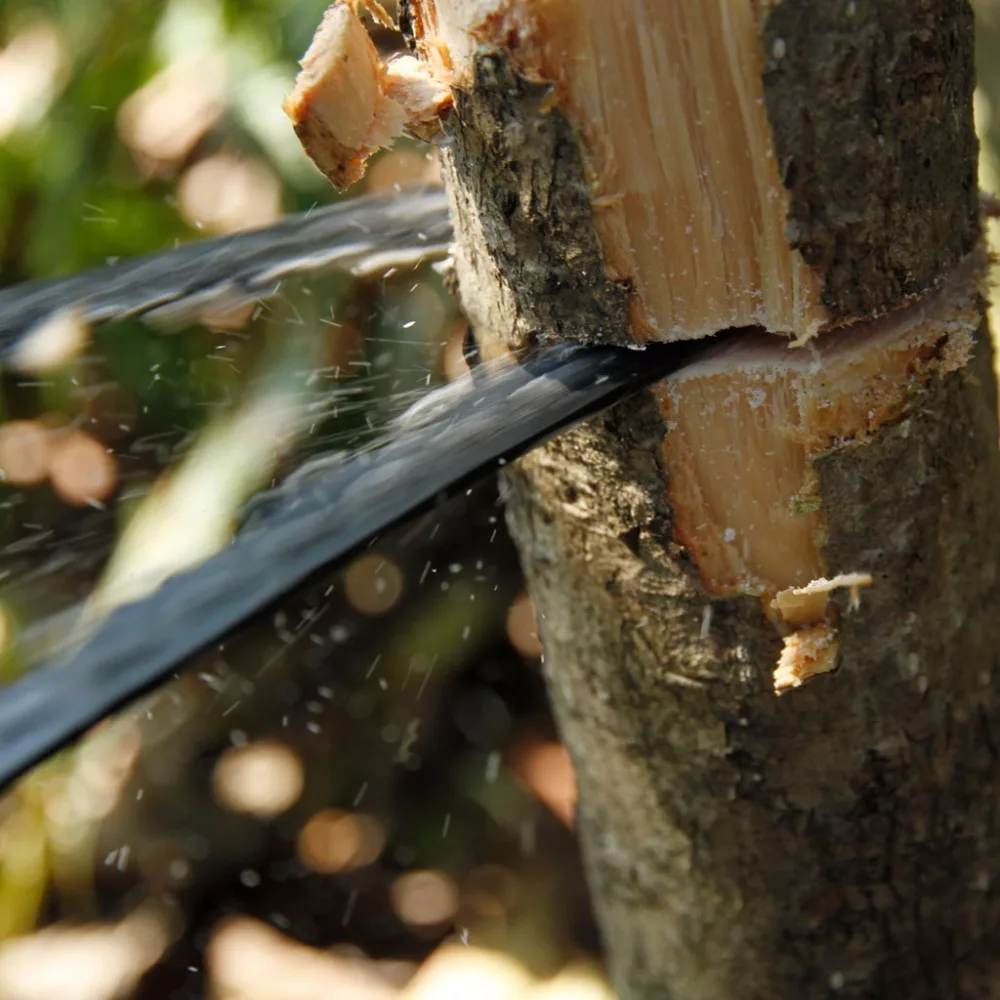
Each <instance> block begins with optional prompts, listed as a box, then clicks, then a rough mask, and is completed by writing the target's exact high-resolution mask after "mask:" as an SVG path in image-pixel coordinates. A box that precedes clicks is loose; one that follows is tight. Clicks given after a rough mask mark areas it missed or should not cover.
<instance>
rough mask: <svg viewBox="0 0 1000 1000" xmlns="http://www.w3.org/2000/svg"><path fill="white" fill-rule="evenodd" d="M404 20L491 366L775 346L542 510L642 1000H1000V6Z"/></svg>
mask: <svg viewBox="0 0 1000 1000" xmlns="http://www.w3.org/2000/svg"><path fill="white" fill-rule="evenodd" d="M401 12H402V14H403V20H404V24H405V26H406V28H407V30H408V31H409V32H410V33H411V34H412V36H413V41H414V44H415V51H416V55H417V57H418V58H419V59H421V60H422V62H423V64H424V65H425V67H426V68H427V70H428V72H429V74H430V76H431V77H432V78H433V79H435V80H436V81H437V82H438V83H440V84H442V85H447V86H449V87H451V88H452V93H453V101H454V107H453V110H452V112H451V113H450V116H448V117H446V118H445V120H444V122H443V127H444V128H445V130H446V133H447V135H448V138H449V145H448V147H447V149H446V151H445V152H444V154H443V165H444V172H445V177H446V182H447V186H448V189H449V195H450V198H451V200H452V206H453V212H454V218H455V225H456V234H457V247H456V273H457V276H458V281H459V289H460V293H461V297H462V301H463V304H464V306H465V308H466V311H467V312H468V314H469V316H470V319H471V321H472V324H473V327H474V329H475V330H476V333H477V336H478V338H479V340H480V344H481V347H482V350H483V351H484V353H486V354H496V353H500V352H502V351H504V350H506V349H508V348H510V347H512V346H523V345H524V344H525V343H527V342H530V341H531V340H533V339H535V338H559V337H563V338H572V339H578V340H585V341H587V340H590V341H610V342H618V343H634V342H635V341H642V340H645V339H649V338H651V337H654V338H658V339H676V338H686V337H693V336H705V335H711V334H712V333H714V332H716V331H719V330H722V329H724V328H727V327H730V326H734V325H735V326H745V325H748V324H754V325H756V326H759V327H760V328H762V330H761V331H757V332H755V333H750V334H748V335H747V337H746V338H744V341H743V342H742V343H741V344H740V345H739V346H738V347H737V348H735V349H734V352H732V353H722V354H720V355H719V356H718V357H717V358H715V359H714V360H713V361H709V362H706V363H705V364H704V365H702V366H701V367H700V368H695V369H692V370H690V371H688V372H686V373H684V375H683V376H682V377H680V378H678V379H676V380H675V381H674V382H673V383H668V384H667V385H665V386H663V387H661V389H660V390H659V391H658V392H657V393H656V394H654V395H650V396H646V397H643V398H636V399H633V400H631V401H630V402H628V403H627V404H624V405H622V406H621V407H620V408H618V409H617V410H616V411H614V412H613V413H611V414H608V415H605V416H603V417H601V418H599V419H595V420H593V421H591V422H590V423H589V424H587V425H586V426H584V427H582V428H580V429H578V430H576V431H574V432H572V433H571V434H568V435H566V436H564V437H562V438H560V439H559V440H557V441H555V442H553V443H552V444H550V445H548V446H546V447H544V448H541V449H538V450H536V451H535V452H533V453H532V454H531V455H529V456H528V457H527V458H526V459H524V460H523V461H522V462H521V463H519V464H518V466H517V467H516V468H513V469H511V470H509V472H508V473H507V474H506V476H505V483H506V491H507V509H508V519H509V523H510V525H511V528H512V531H513V533H514V536H515V538H516V539H517V541H518V544H519V546H520V549H521V552H522V557H523V560H524V565H525V569H526V571H527V575H528V579H529V585H530V589H531V592H532V595H533V597H534V599H535V602H536V605H537V607H538V610H539V614H540V630H541V634H542V638H543V640H544V645H545V665H546V673H547V677H548V680H549V684H550V690H551V692H552V697H553V702H554V705H555V709H556V713H557V717H558V720H559V724H560V727H561V730H562V734H563V736H564V739H565V741H566V743H567V746H568V747H569V749H570V752H571V754H572V756H573V759H574V762H575V764H576V768H577V773H578V781H579V788H580V812H579V818H578V821H579V829H580V835H581V840H582V843H583V848H584V852H585V856H586V860H587V865H588V870H589V875H590V883H591V888H592V890H593V893H594V899H595V906H596V909H597V912H598V915H599V918H600V921H601V925H602V928H603V931H604V935H605V940H606V943H607V947H608V955H609V960H610V964H611V966H612V970H613V972H614V976H615V980H616V983H617V986H618V988H619V990H620V992H621V994H622V996H623V998H625V1000H654V998H656V1000H659V998H666V997H671V998H672V997H677V998H690V1000H724V998H732V997H740V998H741V1000H743V998H746V1000H757V998H761V1000H763V998H767V1000H775V998H786V997H787V998H795V1000H798V998H800V997H823V996H830V997H834V996H836V997H849V998H882V997H889V996H905V997H907V998H911V1000H925V998H926V1000H931V998H939V997H963V998H970V1000H972V998H975V1000H979V998H989V997H995V996H1000V969H998V968H997V966H998V964H1000V958H998V956H1000V947H998V946H1000V899H998V898H997V897H996V894H995V893H992V892H991V891H990V887H991V886H992V885H993V884H994V883H995V882H996V881H997V879H998V878H1000V852H998V851H997V850H996V841H997V835H998V832H1000V831H998V830H997V818H996V806H995V803H996V802H997V801H998V797H1000V765H998V760H1000V751H998V749H997V744H996V742H995V738H994V730H995V729H996V727H997V726H998V724H1000V695H998V694H997V693H996V692H997V688H996V685H995V684H994V682H993V681H994V677H993V675H994V671H995V670H996V669H997V666H998V662H997V661H998V656H1000V654H998V653H997V650H998V649H1000V616H998V615H997V614H996V608H997V607H998V606H1000V582H998V552H1000V519H998V518H996V517H995V516H994V513H993V511H994V508H995V497H996V496H997V495H1000V459H998V452H997V426H996V398H995V387H994V382H993V377H992V367H991V351H990V344H989V338H988V336H987V334H986V331H985V329H984V327H983V325H982V322H981V316H982V304H981V302H980V300H979V295H978V281H979V273H980V271H979V267H980V264H979V263H977V249H976V248H977V240H978V236H979V223H978V214H977V213H978V207H977V196H976V183H975V157H976V142H975V136H974V131H973V127H972V109H971V97H972V86H973V67H972V12H971V9H970V7H969V4H968V3H967V2H965V0H921V2H920V3H916V2H914V0H850V2H847V0H844V2H839V0H838V2H836V3H834V2H830V3H823V4H820V3H816V2H811V0H783V2H780V0H768V2H764V0H672V2H670V3H665V2H662V0H621V2H616V3H614V4H609V3H607V2H602V0H410V2H408V3H403V4H401ZM908 303H909V308H908V309H904V307H906V306H907V304H908ZM886 314H889V315H886ZM880 316H885V317H886V318H884V319H878V317H880ZM844 327H849V329H846V330H845V329H843V328H844ZM773 334H782V335H784V336H785V338H786V339H785V340H783V341H778V340H777V339H776V338H775V337H774V336H773ZM788 338H790V339H792V340H793V341H794V342H796V343H799V344H802V343H805V344H806V346H805V347H803V348H797V349H795V350H794V351H789V349H788V348H787V346H786V345H787V343H788ZM841 577H846V579H847V580H848V581H849V582H848V583H846V585H841V586H838V585H837V584H838V578H841ZM869 577H870V579H871V584H870V586H867V587H866V589H865V591H864V593H863V596H860V599H859V597H858V594H857V593H856V590H857V588H858V587H860V586H861V584H862V582H864V583H867V582H868V578H869ZM839 583H840V584H843V580H842V579H840V580H839ZM855 605H857V606H855ZM776 666H777V667H778V672H777V674H775V668H776ZM802 682H805V683H802ZM798 685H800V686H798ZM776 686H777V687H778V688H779V689H789V688H794V690H790V691H789V693H788V694H787V695H786V696H785V697H782V698H777V697H776V696H775V687H776Z"/></svg>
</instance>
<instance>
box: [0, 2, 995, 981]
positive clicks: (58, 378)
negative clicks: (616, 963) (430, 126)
mask: <svg viewBox="0 0 1000 1000" xmlns="http://www.w3.org/2000/svg"><path fill="white" fill-rule="evenodd" d="M387 6H389V7H390V13H394V11H392V10H391V5H387ZM323 8H324V4H323V3H322V2H317V0H267V2H265V0H242V2H239V3H237V2H235V0H155V2H151V0H72V2H71V0H48V2H43V0H31V2H29V0H4V3H3V4H2V6H0V284H3V285H7V284H12V283H15V282H19V281H23V280H26V279H29V278H33V277H43V276H52V275H58V274H66V273H70V272H72V271H75V270H78V269H80V268H85V267H90V266H95V265H100V264H103V263H105V262H107V261H112V260H115V259H117V258H119V257H123V256H128V255H133V254H139V253H144V252H149V251H153V250H158V249H164V248H168V247H171V246H173V245H175V244H176V243H178V242H183V241H188V240H192V239H197V238H200V237H203V236H207V235H212V234H220V233H227V232H233V231H236V230H240V229H247V228H252V227H256V226H261V225H266V224H267V223H270V222H273V221H276V220H277V219H279V218H280V217H281V216H282V215H284V214H285V213H288V212H292V211H307V210H309V209H310V208H312V207H314V206H317V205H322V204H328V203H330V202H332V201H334V200H335V198H336V196H335V195H334V193H333V191H332V190H331V189H330V187H329V186H328V184H327V183H326V181H325V180H324V179H323V178H322V177H321V176H320V175H319V173H318V172H317V171H316V170H315V168H314V167H313V166H312V165H311V164H310V163H309V161H308V160H307V159H306V157H305V156H304V154H303V153H302V152H301V150H300V148H299V145H298V142H297V140H296V139H295V137H294V134H293V133H292V129H291V127H290V123H289V122H288V120H287V118H286V117H285V115H284V114H283V112H282V110H281V102H282V99H283V98H284V97H285V95H286V94H288V93H289V92H290V90H291V88H292V82H293V79H294V75H295V70H296V60H297V59H298V58H299V57H300V56H301V54H302V53H303V52H304V51H305V49H306V47H307V45H308V44H309V41H310V39H311V37H312V33H313V31H314V30H315V27H316V26H317V24H318V23H319V21H320V18H321V16H322V12H323ZM977 13H978V14H979V17H980V33H979V56H980V88H979V91H978V92H977V98H976V114H977V121H978V124H979V128H980V133H981V135H982V137H983V140H984V142H983V163H982V179H981V183H982V186H983V188H984V189H985V190H991V191H996V190H998V182H997V177H998V173H997V169H996V167H995V163H997V162H998V161H997V160H996V150H997V148H998V142H1000V2H998V0H980V2H979V3H978V4H977ZM374 35H375V38H376V42H377V43H378V44H379V45H380V46H382V47H384V48H385V49H386V50H391V49H393V48H394V47H395V46H396V45H397V44H398V39H396V38H395V37H393V36H391V35H390V34H389V33H386V32H384V31H378V30H375V31H374ZM436 182H437V179H436V171H435V168H434V164H433V162H432V160H431V159H430V158H429V156H428V154H427V152H426V150H425V149H424V148H421V147H418V146H416V145H414V144H407V143H405V142H403V143H400V144H399V145H398V146H397V147H396V148H395V149H394V150H392V151H391V152H388V153H385V154H382V155H381V156H380V157H379V158H378V159H377V160H376V161H375V162H374V163H373V165H372V167H371V169H370V170H369V172H368V175H367V178H366V179H365V181H364V182H362V184H360V185H358V189H357V191H352V192H351V195H353V194H355V193H360V192H361V191H381V192H387V193H393V192H398V193H399V196H400V197H401V198H404V197H405V193H406V190H407V189H412V188H420V187H425V186H428V185H433V184H435V183H436ZM401 211H405V205H403V203H401ZM997 328H998V325H997V324H996V323H994V329H997ZM77 333H78V334H79V337H78V342H79V343H81V344H82V345H83V346H82V349H80V350H78V351H76V353H74V354H73V355H72V356H67V357H66V358H65V359H62V360H59V361H58V363H56V364H53V365H49V366H48V367H47V370H45V371H44V372H43V373H40V374H38V375H37V376H34V375H32V376H31V377H28V376H25V375H24V374H15V373H10V372H5V373H3V375H2V376H0V470H2V472H3V477H2V478H3V481H2V482H0V675H2V679H3V680H10V679H13V678H15V677H16V676H17V675H18V674H19V673H21V672H22V671H24V670H27V669H30V667H31V665H32V664H33V663H35V662H37V661H39V660H41V659H43V658H44V657H45V656H46V654H47V653H49V652H51V651H52V650H53V649H55V648H57V647H58V645H59V643H60V642H62V641H64V640H65V637H66V635H67V634H70V633H71V632H72V630H73V629H74V628H76V627H79V624H80V623H81V622H87V621H88V620H93V618H94V617H95V616H97V615H99V614H101V613H103V612H104V611H105V610H106V609H107V608H109V607H111V606H113V605H114V604H115V603H116V602H119V601H121V600H123V599H127V598H128V597H131V596H134V595H136V594H138V593H141V592H143V591H144V590H148V589H149V588H150V587H153V586H155V584H156V582H157V581H158V580H160V579H162V578H163V576H165V575H167V574H169V573H171V572H174V571H176V570H177V569H179V568H181V567H183V566H185V565H189V564H191V563H193V562H196V561H198V560H200V559H203V558H205V557H206V556H208V555H210V554H211V553H212V552H213V551H216V550H217V549H218V548H220V547H221V546H223V545H224V544H226V541H227V540H228V538H229V537H230V536H231V534H232V531H233V530H234V526H235V525H236V523H237V521H238V517H239V511H240V508H241V506H242V505H243V503H244V502H245V501H246V500H247V499H248V497H250V496H251V495H252V494H253V493H254V492H255V491H256V490H259V489H261V488H263V487H265V486H267V485H269V484H270V483H272V482H274V481H276V480H278V479H280V478H281V477H282V476H284V475H286V474H287V473H288V472H290V471H291V470H293V469H295V468H296V467H297V466H298V465H300V464H301V463H302V462H303V461H304V460H306V459H307V458H308V457H310V456H311V455H315V454H318V453H323V452H328V451H331V450H338V449H346V450H354V449H357V448H359V447H365V446H367V445H368V444H370V443H371V442H372V441H374V440H377V438H378V437H379V434H380V432H381V430H382V429H383V428H384V427H385V425H386V423H387V421H388V420H390V419H391V418H392V417H393V416H394V415H396V414H398V413H399V412H400V411H401V410H402V409H404V408H405V407H406V406H408V405H409V404H410V403H412V402H413V400H414V399H416V398H418V397H419V394H420V393H421V392H423V391H425V390H426V388H427V387H428V386H431V385H434V384H437V383H439V382H442V381H446V380H448V379H449V378H453V377H455V376H456V375H457V374H459V373H461V372H462V371H463V370H464V368H465V363H464V359H463V356H462V350H463V346H462V345H463V340H464V335H465V329H464V325H463V323H462V320H461V317H460V316H459V315H458V313H457V311H456V308H455V305H454V303H453V302H452V300H451V299H450V297H449V295H448V293H447V292H446V290H445V289H444V287H443V284H442V282H441V280H440V279H439V277H438V275H437V274H436V273H435V271H434V270H433V269H432V268H430V267H429V266H422V267H415V268H414V267H407V268H400V269H390V270H389V271H388V272H386V273H384V274H379V275H377V276H375V277H367V278H363V279H361V278H352V277H350V276H345V275H342V274H327V275H323V276H320V277H312V278H309V279H308V280H298V281H292V282H288V283H286V285H285V286H284V287H283V288H282V293H281V295H280V296H279V297H277V298H275V299H272V300H269V301H268V302H267V303H264V304H257V303H254V304H251V305H249V306H247V307H245V308H239V309H235V310H229V311H225V312H223V311H219V310H216V311H213V310H212V309H211V308H206V309H205V310H204V312H203V314H202V315H201V316H200V317H199V319H198V322H197V323H195V324H192V325H188V326H184V327H180V328H178V327H166V326H163V325H157V324H156V323H155V322H153V323H149V324H146V323H142V322H139V321H135V322H126V323H116V324H105V325H103V326H100V327H98V328H95V329H93V330H80V331H77ZM401 485H403V484H401ZM335 516H336V512H335V511H331V517H335ZM261 571H262V572H266V567H262V569H261ZM534 630H535V626H534V616H533V611H532V608H531V605H530V601H529V600H528V598H527V597H526V595H525V593H524V585H523V581H522V579H521V577H520V573H519V570H518V566H517V558H516V553H515V552H514V551H513V548H512V546H511V544H510V542H509V539H508V538H507V536H506V533H505V530H504V526H503V518H502V513H501V511H500V509H499V507H498V503H497V496H496V487H495V484H493V483H491V482H487V483H484V484H482V485H481V486H479V487H477V488H475V489H473V490H471V491H470V492H469V494H468V495H466V496H464V497H462V498H461V499H460V500H458V501H455V502H454V503H452V504H451V505H450V506H448V507H446V508H444V509H443V510H440V511H438V512H436V513H435V514H433V515H428V516H427V517H424V518H423V519H421V520H419V521H416V522H414V523H412V524H409V525H406V526H404V527H403V528H401V529H400V530H398V531H395V532H393V533H392V534H391V535H390V536H386V537H385V538H382V539H380V540H379V542H378V543H377V544H376V545H375V546H372V547H371V548H369V549H368V550H366V552H365V553H364V554H363V555H362V556H360V557H358V558H357V559H355V560H354V561H353V562H352V563H351V564H350V565H349V566H347V567H346V568H345V569H343V570H341V571H339V572H337V573H334V574H330V575H329V576H328V578H326V579H323V580H320V581H312V582H310V584H309V585H307V586H304V587H303V588H302V589H301V590H300V592H298V593H297V594H295V595H292V596H291V597H290V598H289V599H288V600H287V601H285V602H283V603H282V606H281V607H280V608H279V609H277V610H273V611H271V612H269V613H268V615H267V616H266V618H262V619H261V620H257V621H254V622H252V623H250V624H249V625H247V626H246V627H245V628H243V629H241V630H240V631H239V632H238V633H236V634H233V635H230V636H227V637H226V639H225V641H224V643H222V644H220V645H219V647H217V648H215V649H213V650H211V651H209V652H206V653H205V654H203V655H202V656H200V657H197V658H196V659H195V660H193V661H192V662H191V663H189V664H188V665H187V666H186V669H185V670H184V672H183V673H182V675H181V676H180V677H179V678H178V679H177V680H176V681H175V682H173V683H172V684H170V685H168V686H167V687H166V688H164V689H163V690H162V691H160V692H158V693H157V694H155V695H154V696H151V697H149V698H146V699H144V700H143V701H142V703H141V704H139V705H137V706H135V707H134V709H133V710H132V711H130V712H128V713H125V714H124V715H123V716H121V717H119V718H117V719H114V720H109V721H107V722H105V723H104V724H102V725H101V726H99V727H97V729H95V730H94V731H93V732H92V733H90V734H89V735H88V736H87V737H86V738H85V739H84V740H83V741H82V742H81V744H80V745H79V746H77V747H76V748H73V749H70V750H67V751H65V752H63V753H62V754H60V755H59V756H58V757H57V758H56V759H54V760H52V761H49V762H48V763H46V764H45V765H43V766H42V767H40V768H38V769H36V770H35V771H34V772H33V773H32V774H30V775H29V776H27V777H26V778H25V779H23V780H22V781H21V782H20V783H19V785H18V786H17V787H16V789H15V790H14V791H12V792H11V793H9V794H8V795H6V796H5V797H4V798H3V799H2V800H0V1000H4V998H39V1000H41V998H49V997H51V998H57V997H58V998H62V997H74V998H84V1000H103V998H111V997H127V996H137V997H143V998H150V1000H153V998H165V997H196V996H204V995H208V996H211V997H215V998H227V1000H228V998H245V1000H285V998H288V1000H298V998H302V1000H306V998H313V997H316V996H322V995H337V996H345V997H351V998H357V1000H365V998H368V997H372V998H391V997H397V996H400V997H405V998H411V997H416V998H425V997H426V998H431V997H433V998H439V997H440V998H449V997H455V998H459V997H468V996H482V997H488V998H496V1000H503V998H506V997H514V996H522V995H527V996H532V997H537V998H542V997H545V998H551V1000H556V998H565V1000H572V998H591V997H593V998H597V997H605V996H610V989H609V987H608V985H607V983H606V981H605V979H604V976H603V972H602V971H601V956H600V947H599V942H598V937H597V934H596V931H595V928H594V925H593V920H592V917H591V914H590V910H589V903H588V899H587V893H586V888H585V886H584V884H583V876H582V871H581V866H580V861H579V856H578V852H577V847H576V842H575V839H574V837H573V832H572V825H573V810H574V800H575V789H574V779H573V774H572V768H571V766H570V763H569V761H568V758H567V755H566V753H565V751H564V750H563V748H562V747H561V746H560V744H559V742H558V740H557V737H556V734H555V730H554V726H553V724H552V720H551V717H550V715H549V711H548V707H547V704H546V700H545V693H544V686H543V683H542V679H541V675H540V671H539V664H540V655H541V650H540V648H539V645H538V641H537V637H536V635H535V631H534Z"/></svg>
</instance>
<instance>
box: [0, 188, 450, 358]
mask: <svg viewBox="0 0 1000 1000" xmlns="http://www.w3.org/2000/svg"><path fill="white" fill-rule="evenodd" d="M450 241H451V223H450V222H449V220H448V206H447V199H446V197H445V194H444V192H443V191H440V190H431V191H426V192H419V193H413V194H410V195H406V196H403V197H400V196H395V197H387V196H377V195H375V196H367V197H360V198H352V199H351V200H349V201H346V202H341V203H339V204H336V205H332V206H329V207H325V208H317V209H315V210H314V211H311V212H304V213H300V214H298V215H290V216H288V217H287V218H285V219H283V220H282V221H281V222H279V223H277V224H276V225H273V226H268V227H265V228H263V229H255V230H250V231H248V232H242V233H236V234H234V235H231V236H222V237H219V238H216V239H208V240H201V241H198V242H194V243H187V244H184V245H183V246H179V247H176V248H175V249H173V250H163V251H161V252H159V253H153V254H149V255H148V256H144V257H135V258H131V259H126V260H121V261H118V262H117V263H114V264H108V265H107V266H105V267H98V268H91V269H89V270H86V271H80V272H77V273H76V274H71V275H69V276H67V277H64V278H43V279H39V280H37V281H27V282H24V283H23V284H20V285H13V286H10V287H8V288H0V363H3V364H6V365H7V366H9V367H14V368H18V367H22V365H23V360H22V359H24V358H26V357H28V356H29V355H31V354H33V353H34V351H33V347H32V342H33V340H34V339H35V338H36V337H37V336H44V332H45V329H46V327H47V326H48V324H49V322H50V321H51V320H52V319H53V318H55V317H58V316H65V315H71V316H73V317H74V318H75V319H77V320H78V321H80V322H82V323H85V324H91V323H100V322H104V321H106V320H120V319H126V318H128V317H130V316H145V317H146V318H148V319H163V320H164V321H168V320H169V321H170V322H182V321H185V320H188V319H191V318H195V317H196V316H197V315H198V313H199V312H200V311H201V310H203V309H205V308H206V307H208V306H212V307H213V308H215V307H222V308H229V307H230V306H237V305H241V304H243V303H245V302H252V301H255V300H258V299H260V300H263V299H267V298H270V297H271V296H274V295H277V294H278V292H279V291H280V289H281V283H282V281H283V280H285V279H286V278H291V277H293V276H295V275H302V274H309V273H311V272H315V271H322V270H328V269H331V268H340V269H344V270H348V271H351V272H352V273H354V274H367V273H371V272H374V271H379V270H386V269H388V268H390V267H401V266H403V265H406V264H411V263H412V264H415V263H419V262H421V261H424V260H433V259H435V258H441V257H444V256H445V255H446V254H447V252H448V244H449V243H450Z"/></svg>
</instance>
